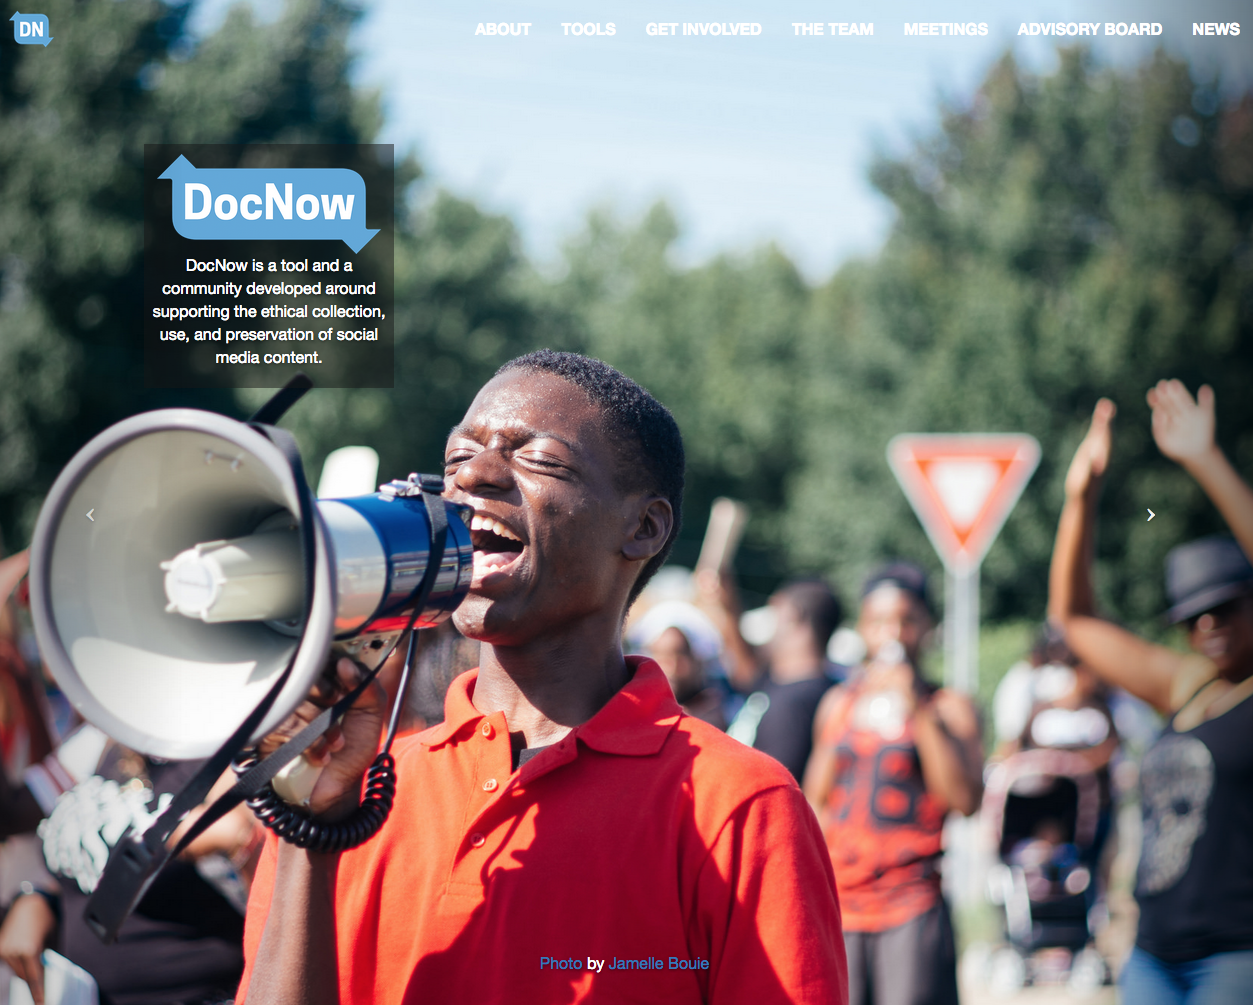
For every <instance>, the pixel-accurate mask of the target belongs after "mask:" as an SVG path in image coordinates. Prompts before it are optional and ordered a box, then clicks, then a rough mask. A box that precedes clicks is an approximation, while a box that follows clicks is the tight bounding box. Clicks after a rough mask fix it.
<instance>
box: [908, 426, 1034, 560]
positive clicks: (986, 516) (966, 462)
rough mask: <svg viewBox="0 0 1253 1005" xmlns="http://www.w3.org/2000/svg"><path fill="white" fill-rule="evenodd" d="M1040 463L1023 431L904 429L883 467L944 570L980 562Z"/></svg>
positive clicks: (1030, 439) (1032, 444)
mask: <svg viewBox="0 0 1253 1005" xmlns="http://www.w3.org/2000/svg"><path fill="white" fill-rule="evenodd" d="M1039 462H1040V444H1039V443H1037V442H1036V439H1035V437H1034V436H1028V435H1027V434H1026V433H940V434H928V433H902V434H901V435H900V436H896V437H894V438H893V439H892V442H891V443H889V444H888V464H890V465H891V467H892V473H893V474H894V475H896V480H897V481H898V482H900V485H901V488H902V489H904V490H905V495H906V497H907V498H908V499H909V502H910V505H912V506H913V508H914V512H915V513H916V514H918V519H919V520H920V521H921V522H922V526H923V529H924V530H925V531H926V532H927V536H928V537H929V538H930V539H931V544H932V545H934V547H935V550H936V552H938V553H939V556H940V558H941V559H942V560H943V562H944V566H945V568H947V569H948V570H949V571H950V572H953V573H956V574H961V573H967V572H970V571H972V570H974V569H977V568H978V567H979V564H980V563H981V562H982V561H983V556H984V555H986V554H987V552H988V548H990V547H991V546H992V542H993V541H994V540H996V535H997V534H998V533H1000V530H1001V526H1002V525H1003V524H1004V523H1005V518H1006V517H1008V516H1009V514H1010V511H1011V510H1012V509H1013V508H1014V504H1015V503H1016V502H1018V497H1019V496H1020V495H1021V494H1022V490H1023V488H1025V487H1026V484H1027V482H1028V481H1030V479H1031V475H1032V473H1033V472H1034V471H1035V468H1036V465H1037V464H1038V463H1039Z"/></svg>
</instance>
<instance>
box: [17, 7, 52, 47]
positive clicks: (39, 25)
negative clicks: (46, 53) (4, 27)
mask: <svg viewBox="0 0 1253 1005" xmlns="http://www.w3.org/2000/svg"><path fill="white" fill-rule="evenodd" d="M9 20H10V21H12V22H13V40H14V41H15V42H17V43H18V44H19V45H47V44H48V43H49V42H51V41H52V30H51V29H50V28H49V27H48V15H47V14H23V13H21V12H20V11H18V12H16V13H14V15H13V16H12V17H11V18H9Z"/></svg>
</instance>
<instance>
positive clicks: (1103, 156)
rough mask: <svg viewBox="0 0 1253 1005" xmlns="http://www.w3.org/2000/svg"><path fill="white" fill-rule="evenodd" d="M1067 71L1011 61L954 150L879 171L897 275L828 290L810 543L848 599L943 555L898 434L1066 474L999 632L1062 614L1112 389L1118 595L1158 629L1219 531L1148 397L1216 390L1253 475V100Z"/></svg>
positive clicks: (803, 511)
mask: <svg viewBox="0 0 1253 1005" xmlns="http://www.w3.org/2000/svg"><path fill="white" fill-rule="evenodd" d="M1060 57H1061V58H1060V66H1059V68H1058V70H1057V71H1056V72H1055V73H1053V74H1052V75H1050V76H1047V77H1043V78H1036V77H1032V76H1030V75H1029V74H1026V73H1024V72H1023V71H1022V70H1021V69H1019V68H1018V67H1017V66H1016V65H1015V64H1014V62H1013V60H1012V59H1011V58H1009V57H1006V58H1005V59H1003V60H1002V61H1001V62H1000V64H999V65H997V66H996V67H995V68H994V69H993V71H992V72H991V73H990V75H989V76H988V78H987V80H986V81H985V82H984V84H983V86H982V87H981V88H980V89H979V91H978V93H977V94H976V95H975V96H974V99H973V101H971V102H970V104H969V105H968V106H967V107H963V108H950V109H948V110H946V112H945V114H944V115H943V117H942V122H941V125H940V128H939V129H938V130H937V131H936V132H935V134H934V135H932V136H930V137H927V138H926V139H924V140H923V141H921V142H920V143H919V144H918V145H917V146H916V148H915V149H914V150H913V151H912V152H911V153H910V154H909V155H908V156H906V157H903V158H887V157H885V158H883V159H881V160H880V161H879V162H878V164H877V165H876V166H875V168H874V171H873V180H874V182H875V184H876V185H877V186H878V187H879V189H880V190H881V191H882V192H883V193H884V195H886V196H887V197H888V198H889V199H891V201H892V203H893V204H894V206H895V207H896V209H897V213H898V218H897V222H896V224H895V227H894V228H893V231H892V234H891V237H890V238H889V240H888V242H887V244H886V246H885V247H884V249H883V250H882V252H881V253H880V254H879V255H878V256H877V257H876V258H875V259H874V260H873V261H870V262H864V263H855V264H852V265H849V266H847V267H846V268H844V269H842V270H841V271H840V272H839V273H838V274H837V275H836V276H835V277H834V278H833V280H832V281H831V282H830V283H829V284H827V285H826V286H825V287H824V288H823V289H821V290H819V291H818V293H817V296H816V300H815V311H814V314H813V316H812V319H811V323H812V325H813V327H812V329H811V336H812V337H811V341H810V347H811V350H812V352H813V353H814V356H813V359H812V361H811V364H810V366H809V367H808V370H809V372H810V373H814V374H818V375H820V376H819V377H818V379H816V380H814V381H811V382H810V385H809V386H810V389H811V398H810V408H812V410H813V412H812V421H810V422H809V423H808V424H807V427H806V428H807V429H808V430H809V432H810V433H811V436H810V438H809V440H808V442H807V448H808V449H807V452H806V464H805V469H804V471H803V473H802V474H801V475H800V476H799V478H798V479H797V484H796V488H795V492H794V494H793V495H792V497H791V499H790V503H791V508H790V511H789V516H790V520H789V521H788V525H789V527H790V528H792V529H793V533H792V535H791V537H790V543H791V548H792V551H793V553H794V554H812V553H813V552H814V551H815V550H817V551H818V552H820V553H821V555H822V556H823V558H824V559H825V561H826V562H827V563H829V564H830V565H831V566H832V567H835V568H837V569H841V570H844V578H845V581H846V582H847V581H848V580H849V579H850V578H852V576H853V575H855V574H857V573H859V572H860V571H861V569H862V568H864V566H865V565H866V564H867V563H868V562H870V561H872V560H873V559H874V558H876V557H878V556H882V555H885V554H893V553H904V554H909V555H912V556H914V557H923V556H929V553H930V549H929V547H928V546H927V544H926V543H925V541H924V539H923V537H922V535H921V532H920V530H919V528H918V525H917V523H916V521H915V520H914V519H913V518H912V516H911V515H910V513H909V511H908V508H907V507H906V505H905V503H904V500H903V498H902V496H901V495H900V493H899V492H898V491H896V489H895V486H894V485H893V483H892V481H891V477H890V475H889V473H888V470H887V468H886V466H885V465H884V463H883V451H884V448H885V446H886V443H887V441H888V439H889V438H890V437H891V436H892V435H893V434H894V433H897V432H902V431H911V432H958V431H1024V432H1030V433H1032V434H1034V435H1035V436H1036V437H1037V438H1038V439H1039V440H1040V443H1041V445H1042V447H1043V454H1044V457H1043V461H1042V463H1041V466H1040V470H1039V471H1038V473H1037V474H1036V476H1035V478H1034V480H1033V482H1032V484H1031V486H1030V487H1029V488H1028V490H1027V492H1026V494H1025V495H1024V497H1023V500H1022V502H1021V503H1020V504H1019V506H1018V508H1017V510H1016V511H1015V513H1014V514H1013V515H1012V516H1011V518H1010V520H1009V523H1008V524H1007V526H1006V528H1005V530H1004V532H1003V534H1002V536H1001V539H1000V541H999V542H998V543H997V544H996V545H995V546H994V547H993V550H992V552H991V553H990V554H989V556H988V559H987V562H986V564H985V567H984V569H985V577H984V587H985V589H984V599H985V611H986V613H987V614H988V615H990V616H991V617H994V618H995V617H1004V616H1007V615H1010V614H1018V615H1026V616H1032V615H1036V616H1038V615H1039V614H1040V613H1041V612H1042V611H1043V608H1044V597H1045V591H1046V582H1045V580H1046V572H1047V561H1048V556H1049V552H1050V549H1051V543H1052V533H1053V529H1054V527H1055V519H1056V515H1057V512H1058V510H1059V508H1060V504H1061V479H1062V476H1063V475H1064V473H1065V469H1066V465H1067V463H1068V461H1069V458H1070V455H1071V453H1072V451H1073V448H1074V446H1075V444H1076V443H1077V441H1078V439H1079V437H1080V435H1081V431H1082V428H1083V427H1084V425H1085V424H1086V422H1087V420H1088V418H1089V417H1090V414H1091V408H1092V406H1093V404H1094V402H1095V401H1096V399H1097V398H1098V397H1100V396H1102V395H1104V396H1108V397H1110V398H1112V399H1113V400H1114V401H1115V402H1116V403H1117V404H1118V406H1119V409H1120V415H1119V420H1118V431H1117V443H1116V456H1115V459H1114V464H1113V469H1112V471H1111V475H1110V478H1109V479H1108V485H1107V488H1106V492H1105V500H1104V503H1103V508H1102V524H1101V526H1102V536H1101V541H1100V549H1099V554H1100V556H1101V560H1102V564H1103V566H1104V567H1105V568H1104V569H1103V576H1102V583H1103V585H1104V588H1105V600H1106V603H1107V607H1108V608H1109V609H1110V610H1112V611H1114V612H1116V613H1118V614H1120V615H1122V616H1124V617H1127V618H1129V619H1132V620H1134V621H1137V622H1141V623H1145V622H1150V621H1151V620H1152V619H1153V618H1154V615H1155V614H1156V612H1158V611H1160V610H1161V609H1162V608H1163V600H1162V595H1161V588H1160V583H1161V579H1162V575H1161V569H1162V559H1163V556H1164V553H1165V551H1166V550H1167V549H1168V548H1169V547H1171V546H1172V545H1173V544H1175V543H1178V542H1179V541H1180V540H1185V539H1187V538H1189V537H1191V536H1195V535H1198V534H1201V533H1204V532H1207V531H1211V530H1215V529H1217V528H1218V526H1219V523H1218V519H1217V516H1216V514H1215V513H1214V511H1213V508H1212V507H1211V506H1209V505H1208V503H1207V502H1206V501H1205V500H1204V499H1203V497H1202V495H1201V493H1200V491H1199V490H1198V489H1197V487H1196V486H1195V484H1194V483H1192V482H1191V480H1190V479H1189V478H1188V477H1187V476H1186V475H1185V474H1184V473H1183V472H1182V471H1181V470H1179V469H1178V468H1176V467H1175V466H1173V465H1172V464H1171V463H1170V462H1168V461H1166V460H1165V459H1164V458H1162V457H1160V455H1159V454H1158V453H1157V450H1156V448H1155V447H1154V445H1153V443H1152V440H1151V437H1150V434H1149V413H1148V407H1147V405H1146V403H1145V399H1144V395H1145V391H1146V390H1147V388H1148V387H1149V386H1150V385H1151V384H1152V383H1154V382H1156V381H1157V380H1159V379H1160V378H1163V377H1180V378H1182V379H1183V380H1184V381H1185V382H1187V383H1188V385H1189V386H1190V387H1191V388H1193V390H1195V388H1196V387H1197V386H1198V385H1199V384H1200V383H1203V382H1207V383H1210V384H1212V385H1213V386H1214V388H1215V389H1216V391H1217V393H1218V401H1219V421H1220V435H1221V438H1222V439H1223V441H1224V443H1225V446H1226V447H1227V449H1228V450H1229V452H1230V453H1231V454H1232V456H1233V458H1234V459H1235V460H1236V461H1237V464H1238V465H1239V466H1240V467H1241V468H1242V469H1243V470H1244V472H1245V473H1246V474H1247V473H1249V472H1250V470H1251V469H1253V395H1250V394H1249V391H1248V389H1249V388H1250V386H1253V345H1251V343H1250V336H1251V329H1253V271H1251V266H1253V248H1251V246H1250V233H1251V229H1250V228H1251V225H1253V213H1251V211H1253V171H1251V170H1250V168H1249V165H1250V164H1251V163H1253V159H1251V158H1250V154H1251V153H1253V128H1251V126H1253V121H1251V119H1253V117H1251V112H1253V102H1251V101H1250V99H1249V97H1248V96H1247V95H1246V96H1245V97H1244V98H1243V99H1242V100H1240V101H1238V102H1236V103H1229V104H1226V105H1224V104H1223V103H1222V102H1221V101H1220V100H1219V96H1218V95H1219V92H1218V89H1217V82H1208V83H1199V84H1198V82H1196V81H1194V80H1193V79H1192V78H1191V76H1190V75H1189V72H1188V68H1187V67H1186V66H1185V65H1184V64H1181V63H1179V62H1176V61H1174V60H1171V59H1169V58H1167V57H1166V56H1165V55H1163V54H1161V53H1160V52H1159V53H1158V54H1156V55H1155V56H1154V57H1153V58H1152V59H1150V60H1149V61H1147V62H1146V63H1144V64H1143V65H1142V66H1140V67H1139V68H1138V69H1136V70H1135V71H1133V72H1130V73H1122V72H1119V71H1115V70H1111V69H1106V68H1102V67H1099V66H1097V65H1096V64H1094V63H1093V61H1092V60H1091V58H1090V56H1089V54H1088V53H1087V52H1086V51H1084V50H1082V49H1072V50H1063V51H1062V52H1061V54H1060ZM1146 507H1152V508H1153V509H1154V511H1155V512H1157V514H1158V517H1157V519H1156V520H1155V521H1154V522H1153V523H1152V524H1148V523H1147V522H1146V519H1147V516H1146V512H1145V511H1146ZM933 564H934V562H933Z"/></svg>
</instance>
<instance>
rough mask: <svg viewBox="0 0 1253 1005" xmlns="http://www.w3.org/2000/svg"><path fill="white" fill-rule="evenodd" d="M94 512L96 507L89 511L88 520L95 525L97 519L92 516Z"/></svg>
mask: <svg viewBox="0 0 1253 1005" xmlns="http://www.w3.org/2000/svg"><path fill="white" fill-rule="evenodd" d="M94 512H96V507H95V506H93V507H92V508H91V509H89V510H88V511H87V519H88V520H90V521H91V522H92V523H95V522H96V518H95V517H94V516H92V514H93V513H94Z"/></svg>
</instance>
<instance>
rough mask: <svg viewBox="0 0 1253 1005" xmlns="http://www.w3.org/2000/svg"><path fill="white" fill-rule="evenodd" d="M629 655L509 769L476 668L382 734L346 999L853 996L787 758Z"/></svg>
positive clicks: (355, 884)
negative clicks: (761, 747) (593, 701)
mask: <svg viewBox="0 0 1253 1005" xmlns="http://www.w3.org/2000/svg"><path fill="white" fill-rule="evenodd" d="M628 662H629V663H630V664H631V665H632V666H633V667H635V668H636V669H635V675H634V677H633V678H632V680H631V681H630V682H628V683H627V685H626V686H625V687H623V688H622V690H621V691H619V692H618V693H617V694H616V695H614V696H613V698H611V699H610V700H609V702H608V703H607V704H606V705H605V707H604V708H602V709H601V710H600V711H599V712H598V713H597V714H596V715H595V716H593V717H592V718H591V719H590V720H588V721H587V722H585V723H584V724H583V725H582V726H579V727H578V728H577V729H575V730H573V731H572V732H571V733H570V734H569V735H568V736H566V737H565V738H564V739H562V740H561V741H560V742H558V743H556V744H554V745H553V746H551V747H548V748H546V749H545V750H543V751H542V752H540V753H539V754H537V755H536V756H534V757H533V758H532V759H531V760H530V761H528V762H527V763H526V764H524V765H523V766H522V767H521V768H520V769H519V770H518V771H511V768H510V765H511V754H510V748H509V732H508V727H507V726H506V723H505V718H504V716H503V714H501V713H500V712H495V713H493V714H491V715H489V716H484V715H483V714H482V713H481V712H479V711H478V710H477V709H476V708H475V707H474V705H473V703H472V701H471V698H472V695H473V692H474V682H475V679H476V677H477V671H470V672H469V673H466V674H463V675H462V676H460V677H458V678H457V679H456V680H455V681H454V682H453V684H452V687H451V688H450V689H449V692H448V698H447V702H446V715H447V718H446V719H445V721H444V722H443V723H442V724H441V725H439V726H435V727H433V728H431V729H428V730H426V731H424V732H422V733H418V734H415V735H413V736H411V737H406V738H404V739H403V740H401V741H398V742H397V744H396V746H395V752H396V761H397V774H398V779H399V781H398V791H397V796H396V804H395V808H394V809H393V810H392V815H391V818H390V819H389V820H388V821H387V823H386V824H385V825H384V827H383V829H382V830H381V831H380V832H379V834H378V835H377V836H376V837H375V838H374V839H373V840H371V841H368V842H366V844H364V845H362V846H361V847H360V848H355V849H353V850H352V851H348V852H345V853H344V854H343V856H342V859H341V862H340V867H339V872H338V879H337V886H336V892H335V897H336V930H337V933H338V953H339V984H340V1001H341V1002H345V1003H354V1005H355V1003H360V1005H390V1003H401V1002H412V1003H417V1002H429V1001H447V1002H466V1003H473V1005H488V1003H501V1005H505V1003H510V1005H515V1003H519V1002H522V1003H529V1002H535V1003H542V1005H556V1003H567V1002H615V1003H616V1002H641V1003H645V1002H647V1003H650V1005H662V1003H670V1002H674V1003H678V1002H684V1003H694V1002H715V1003H719V1005H723V1003H738V1002H743V1003H745V1005H763V1003H767V1002H795V1003H809V1002H811V1003H814V1005H833V1003H835V1005H841V1003H846V1002H847V1000H848V974H847V968H846V965H845V960H844V943H843V939H842V937H841V933H840V910H839V905H838V903H837V899H836V891H835V879H834V876H833V875H832V871H831V862H830V858H829V856H828V855H827V851H826V848H825V846H824V843H823V840H822V835H821V833H820V831H819V829H818V824H817V821H816V819H815V817H814V814H813V811H812V810H811V809H810V808H809V806H808V805H807V804H806V802H805V800H804V798H803V797H802V796H801V793H800V790H799V789H798V788H797V787H796V784H795V782H794V781H793V780H792V777H791V775H790V774H789V773H788V772H787V770H786V769H784V768H783V767H782V766H781V765H779V764H778V763H777V762H775V761H774V760H773V759H771V758H769V757H767V756H765V755H764V754H761V753H759V752H757V751H755V750H751V749H750V748H748V747H746V746H744V745H743V744H741V743H739V742H737V741H735V740H732V739H730V738H729V737H727V736H725V735H724V734H722V733H720V732H719V731H718V730H716V729H714V728H713V727H711V726H709V725H707V724H706V723H704V722H701V721H700V720H698V719H694V718H692V717H691V716H688V715H685V714H683V713H682V712H681V711H680V709H679V706H678V705H677V704H676V703H675V701H674V698H673V696H672V695H671V692H670V686H669V684H667V682H666V678H665V676H664V675H663V674H662V672H661V670H660V668H659V667H658V666H657V664H656V663H654V662H652V661H651V660H646V659H643V658H642V657H629V658H628ZM274 849H275V846H274V841H273V839H271V841H270V843H269V845H268V846H267V848H266V851H265V854H264V856H263V857H262V860H261V864H260V866H259V867H258V870H257V877H256V881H255V882H254V884H253V887H252V896H251V898H250V900H249V904H248V920H247V927H246V932H245V937H244V948H245V954H246V958H247V968H246V969H245V972H244V979H243V983H242V984H241V987H240V992H241V994H240V999H239V1000H240V1002H241V1003H242V1002H243V992H244V990H245V989H246V988H247V986H248V979H249V976H250V974H251V968H252V961H253V959H254V958H255V956H256V952H257V946H258V944H259V943H260V941H261V933H262V930H263V928H264V926H265V918H266V911H267V909H268V907H269V903H270V897H271V893H272V891H273V883H274V860H275V856H274ZM598 962H599V963H600V964H601V967H600V969H597V964H598Z"/></svg>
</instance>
